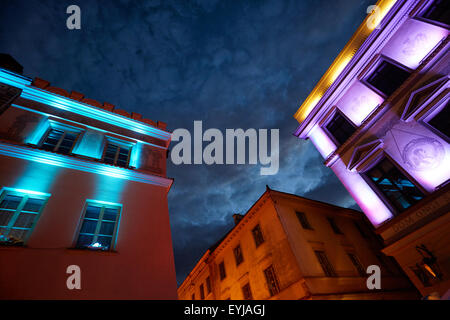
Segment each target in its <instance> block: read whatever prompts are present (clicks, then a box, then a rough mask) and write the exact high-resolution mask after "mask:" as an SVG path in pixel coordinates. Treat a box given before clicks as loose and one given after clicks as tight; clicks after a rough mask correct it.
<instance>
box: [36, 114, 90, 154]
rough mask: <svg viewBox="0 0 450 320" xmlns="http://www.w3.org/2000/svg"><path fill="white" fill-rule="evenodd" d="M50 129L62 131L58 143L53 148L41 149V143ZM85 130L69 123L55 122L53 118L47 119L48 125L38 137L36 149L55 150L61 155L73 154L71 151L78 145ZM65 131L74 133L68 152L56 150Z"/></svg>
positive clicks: (42, 143)
mask: <svg viewBox="0 0 450 320" xmlns="http://www.w3.org/2000/svg"><path fill="white" fill-rule="evenodd" d="M52 130H59V131H63V132H64V133H63V135H62V136H61V138H59V140H58V143H57V144H56V145H55V147H54V148H53V150H45V149H43V145H44V143H45V140H47V137H48V135H49V134H50V132H51V131H52ZM85 131H86V130H85V129H84V128H77V127H74V126H71V125H67V124H64V123H61V122H57V121H55V120H51V119H48V127H47V129H46V130H45V132H44V134H43V135H42V136H41V137H40V139H39V142H38V143H37V147H38V149H40V150H43V151H49V152H55V153H57V154H62V155H72V154H73V153H72V151H73V150H74V149H75V148H76V147H77V146H78V145H79V143H80V141H81V138H82V136H83V135H84V133H85ZM67 133H71V134H73V135H75V140H74V141H73V144H72V146H71V147H70V151H69V152H68V153H61V152H58V149H59V147H60V145H61V143H62V141H63V140H64V137H65V136H66V134H67Z"/></svg>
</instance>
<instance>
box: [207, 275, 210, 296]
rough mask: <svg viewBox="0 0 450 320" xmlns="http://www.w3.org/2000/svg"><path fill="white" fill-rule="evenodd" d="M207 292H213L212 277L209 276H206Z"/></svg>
mask: <svg viewBox="0 0 450 320" xmlns="http://www.w3.org/2000/svg"><path fill="white" fill-rule="evenodd" d="M206 292H207V293H210V292H211V278H210V277H209V276H208V277H207V278H206Z"/></svg>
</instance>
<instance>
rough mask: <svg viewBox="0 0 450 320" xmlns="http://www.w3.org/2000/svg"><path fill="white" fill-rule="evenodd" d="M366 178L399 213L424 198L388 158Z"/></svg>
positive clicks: (367, 174)
mask: <svg viewBox="0 0 450 320" xmlns="http://www.w3.org/2000/svg"><path fill="white" fill-rule="evenodd" d="M366 176H367V177H368V178H369V179H370V180H371V181H372V182H373V183H374V185H375V186H376V188H377V189H378V190H380V191H381V193H382V194H383V195H385V196H386V197H387V199H388V200H389V202H390V203H391V204H392V205H393V206H394V207H395V209H397V210H398V211H399V212H402V211H404V210H406V209H408V208H409V207H410V206H411V205H413V204H415V203H416V202H418V201H420V200H421V199H423V198H424V194H423V193H422V192H421V191H420V190H419V188H417V187H416V186H415V185H414V184H413V183H412V182H411V181H410V180H409V179H408V178H407V177H406V176H405V175H404V174H403V173H402V172H401V171H400V170H399V169H397V167H395V166H394V165H393V164H392V162H391V161H389V160H388V159H387V158H383V159H382V160H381V161H380V162H379V163H378V164H377V165H376V166H375V167H373V168H372V169H371V170H369V171H368V172H367V173H366Z"/></svg>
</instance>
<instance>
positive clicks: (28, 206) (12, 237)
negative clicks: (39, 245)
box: [0, 188, 49, 245]
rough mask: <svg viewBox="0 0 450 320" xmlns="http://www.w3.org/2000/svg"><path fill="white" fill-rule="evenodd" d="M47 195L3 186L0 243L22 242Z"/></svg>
mask: <svg viewBox="0 0 450 320" xmlns="http://www.w3.org/2000/svg"><path fill="white" fill-rule="evenodd" d="M48 197H49V195H44V194H42V195H38V194H36V193H34V192H33V193H32V192H30V193H27V192H24V191H18V190H15V189H9V188H4V189H3V190H2V193H1V194H0V244H4V245H22V244H24V243H25V242H26V240H27V239H28V237H29V236H30V234H31V232H32V230H33V228H34V226H35V225H36V222H37V221H38V219H39V216H40V214H41V212H42V209H43V208H44V206H45V204H46V202H47V199H48Z"/></svg>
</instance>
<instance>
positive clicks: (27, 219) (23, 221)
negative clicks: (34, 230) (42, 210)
mask: <svg viewBox="0 0 450 320" xmlns="http://www.w3.org/2000/svg"><path fill="white" fill-rule="evenodd" d="M36 218H37V214H35V213H23V212H22V213H20V214H19V216H18V217H17V220H16V222H14V227H20V228H31V226H32V225H33V222H34V220H35V219H36Z"/></svg>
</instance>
